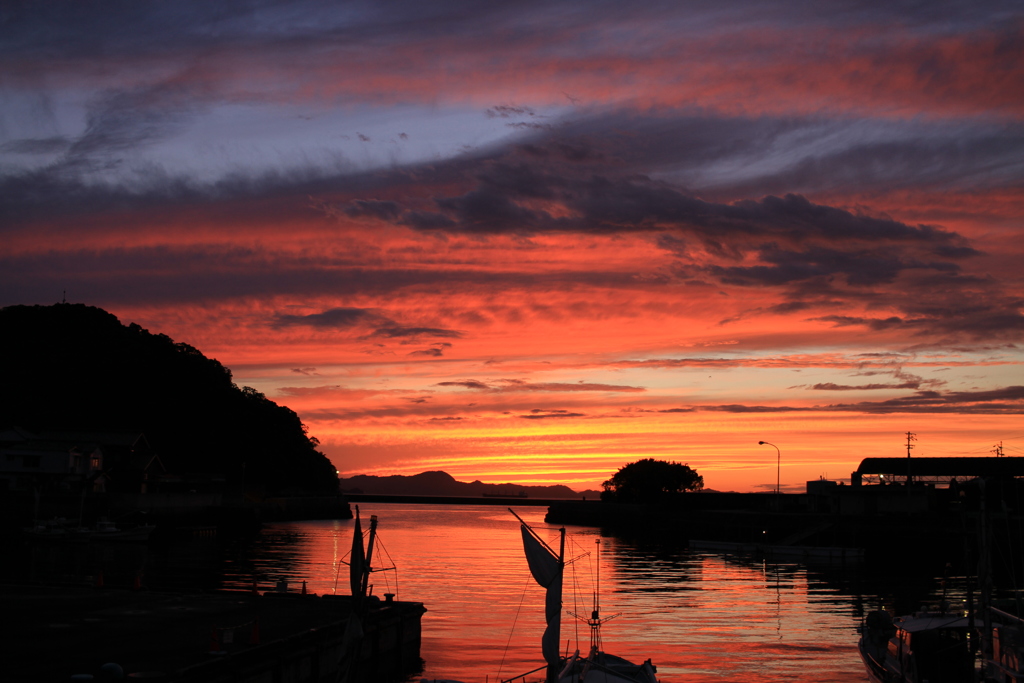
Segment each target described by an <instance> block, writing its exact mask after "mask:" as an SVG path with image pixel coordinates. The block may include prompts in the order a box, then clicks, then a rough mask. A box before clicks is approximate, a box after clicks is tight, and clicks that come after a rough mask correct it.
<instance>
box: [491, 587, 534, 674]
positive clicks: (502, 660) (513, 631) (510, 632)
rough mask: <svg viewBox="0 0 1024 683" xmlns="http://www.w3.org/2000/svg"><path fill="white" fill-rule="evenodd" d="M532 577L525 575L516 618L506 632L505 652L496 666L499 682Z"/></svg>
mask: <svg viewBox="0 0 1024 683" xmlns="http://www.w3.org/2000/svg"><path fill="white" fill-rule="evenodd" d="M531 579H533V576H532V575H530V574H527V575H526V583H524V584H523V595H522V597H520V598H519V607H517V608H516V616H515V618H514V619H513V620H512V628H511V629H509V632H508V642H506V643H505V651H504V652H502V653H501V662H500V663H499V664H498V674H497V678H498V680H499V681H500V680H501V670H502V669H503V668H505V657H507V656H508V648H509V646H510V645H511V644H512V636H513V635H514V634H515V632H516V622H517V621H519V613H520V612H522V611H523V602H524V601H525V600H526V591H527V590H528V589H529V588H530V580H531Z"/></svg>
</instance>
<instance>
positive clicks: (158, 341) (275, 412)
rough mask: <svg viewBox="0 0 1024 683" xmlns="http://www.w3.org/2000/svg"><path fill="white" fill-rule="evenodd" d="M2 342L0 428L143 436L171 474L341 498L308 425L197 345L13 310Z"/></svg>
mask: <svg viewBox="0 0 1024 683" xmlns="http://www.w3.org/2000/svg"><path fill="white" fill-rule="evenodd" d="M0 331H2V333H0V354H2V355H0V358H3V365H4V367H3V372H2V374H0V378H2V379H0V386H2V391H0V427H2V426H3V425H7V426H21V427H24V428H27V429H30V430H82V431H91V432H95V431H141V432H143V433H144V434H145V435H146V438H147V439H148V441H149V443H150V444H151V445H152V447H153V449H154V450H155V451H156V453H157V454H159V455H160V457H161V459H162V461H163V462H164V464H165V466H166V468H167V470H168V471H169V472H178V473H184V472H207V473H219V474H223V475H224V476H225V477H226V479H227V480H228V481H240V480H241V479H242V477H243V476H244V481H245V482H246V484H247V488H250V489H252V488H258V487H260V486H262V487H263V488H264V490H266V491H267V492H280V491H284V490H287V489H301V490H307V491H317V492H331V493H333V492H334V491H336V490H337V488H336V473H335V469H334V466H333V465H332V464H331V462H330V461H329V460H328V459H327V457H326V456H324V455H323V454H322V453H320V452H319V451H317V450H316V445H317V441H316V440H315V439H311V438H309V437H308V436H307V434H306V429H305V427H304V426H303V424H302V422H301V421H300V420H299V416H298V415H296V414H295V413H294V412H293V411H291V410H289V409H288V408H286V407H284V406H279V405H277V404H276V403H274V402H273V401H271V400H269V399H267V398H266V397H265V396H263V395H262V394H261V393H259V392H257V391H256V390H255V389H252V388H250V387H242V388H239V387H238V386H237V385H235V384H234V382H232V380H231V371H230V370H228V369H227V368H225V367H224V366H223V365H221V364H220V363H218V362H217V361H216V360H213V359H211V358H207V357H206V356H204V355H203V354H202V353H201V352H200V351H199V350H198V349H195V348H193V347H192V346H189V345H188V344H182V343H176V342H175V341H174V340H172V339H171V338H170V337H168V336H166V335H163V334H151V333H150V332H148V331H147V330H144V329H143V328H141V327H140V326H138V325H136V324H131V325H128V326H124V325H122V324H121V322H120V321H119V320H118V319H117V318H116V317H115V316H113V315H111V314H110V313H108V312H106V311H104V310H102V309H99V308H94V307H91V306H84V305H81V304H56V305H54V306H9V307H7V308H3V309H0ZM254 485H255V486H254Z"/></svg>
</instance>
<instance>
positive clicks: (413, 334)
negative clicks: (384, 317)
mask: <svg viewBox="0 0 1024 683" xmlns="http://www.w3.org/2000/svg"><path fill="white" fill-rule="evenodd" d="M371 336H373V337H385V338H387V339H401V338H407V337H408V338H414V339H415V338H419V337H452V338H461V337H462V333H461V332H457V331H456V330H445V329H441V328H437V327H403V326H401V325H391V326H388V327H380V328H378V329H376V330H374V331H373V334H372V335H371Z"/></svg>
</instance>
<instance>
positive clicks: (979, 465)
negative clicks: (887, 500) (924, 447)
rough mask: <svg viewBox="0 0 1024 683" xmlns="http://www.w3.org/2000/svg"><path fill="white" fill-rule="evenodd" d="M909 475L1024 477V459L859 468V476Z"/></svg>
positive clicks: (890, 462)
mask: <svg viewBox="0 0 1024 683" xmlns="http://www.w3.org/2000/svg"><path fill="white" fill-rule="evenodd" d="M908 468H909V469H908ZM908 471H909V474H910V475H911V476H914V477H983V476H985V477H997V476H998V477H1024V458H864V459H863V460H861V462H860V466H859V467H858V468H857V472H858V473H859V474H891V475H895V476H906V475H907V474H908Z"/></svg>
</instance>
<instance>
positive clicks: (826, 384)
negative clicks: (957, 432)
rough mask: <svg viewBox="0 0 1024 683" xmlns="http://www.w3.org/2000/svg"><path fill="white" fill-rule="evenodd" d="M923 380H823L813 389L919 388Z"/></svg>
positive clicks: (867, 389)
mask: <svg viewBox="0 0 1024 683" xmlns="http://www.w3.org/2000/svg"><path fill="white" fill-rule="evenodd" d="M920 386H921V382H919V381H917V382H915V381H911V382H900V383H899V384H835V383H833V382H823V383H820V384H815V385H814V386H812V387H811V389H813V390H815V391H874V390H876V389H917V388H918V387H920Z"/></svg>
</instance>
